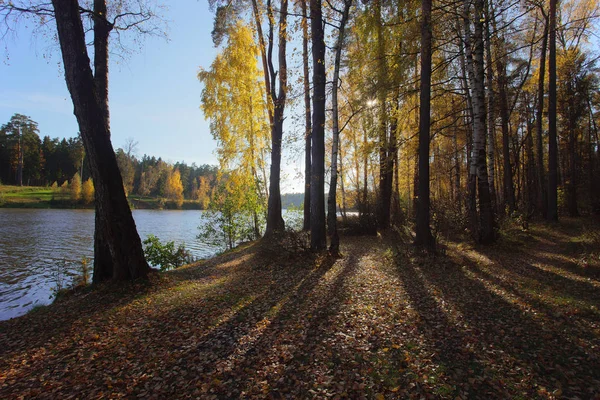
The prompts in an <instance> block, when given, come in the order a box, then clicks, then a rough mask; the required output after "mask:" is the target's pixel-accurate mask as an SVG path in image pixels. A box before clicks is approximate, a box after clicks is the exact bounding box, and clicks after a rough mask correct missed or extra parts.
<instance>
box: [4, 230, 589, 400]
mask: <svg viewBox="0 0 600 400" xmlns="http://www.w3.org/2000/svg"><path fill="white" fill-rule="evenodd" d="M596 228H597V227H596ZM597 232H598V230H597V229H590V228H589V227H585V226H584V225H583V221H582V220H566V219H565V220H563V221H561V223H560V224H558V225H544V224H536V225H533V224H532V225H531V228H530V229H529V230H528V231H522V230H520V229H516V228H513V229H510V230H509V231H508V232H507V233H506V234H505V236H504V237H503V239H502V240H501V241H500V242H499V243H498V244H496V245H494V246H489V247H479V246H472V245H470V244H465V243H462V242H461V243H454V242H448V243H446V244H445V245H444V247H443V251H444V253H445V254H444V255H438V256H437V257H435V258H433V257H427V256H423V255H421V254H419V253H416V252H415V251H414V248H413V247H412V246H411V245H410V244H406V243H403V242H402V241H401V238H397V237H395V238H386V237H383V238H381V237H376V236H356V237H342V241H341V243H342V253H343V257H342V258H339V259H333V258H330V257H327V256H319V257H315V256H314V255H311V254H310V253H307V252H302V251H300V250H298V249H291V248H289V247H286V246H280V245H278V246H273V245H271V246H268V245H265V244H260V243H258V244H257V243H251V244H246V245H244V246H242V247H240V248H238V249H236V250H235V251H233V252H230V253H227V254H224V255H221V256H218V257H216V258H214V259H211V260H207V261H204V262H202V263H199V264H196V265H191V266H188V267H186V268H183V269H179V270H176V271H173V272H169V273H164V274H156V275H153V276H152V277H151V278H150V280H149V281H148V282H136V283H123V284H112V285H104V286H100V287H99V288H97V289H95V290H89V289H88V290H86V291H82V292H80V293H78V294H75V295H73V296H70V297H67V298H65V299H62V300H61V301H59V302H57V303H55V304H53V305H51V306H48V307H43V308H40V309H37V310H35V311H34V312H32V313H30V314H28V315H26V316H24V317H21V318H17V319H14V320H10V321H4V322H0V398H19V397H21V396H23V397H36V398H65V397H69V396H71V395H73V396H75V397H82V398H100V397H110V398H120V397H152V396H154V397H157V398H172V397H180V398H183V397H194V398H198V397H200V398H238V397H244V398H326V397H327V398H328V397H331V398H336V396H337V398H357V399H358V398H373V399H384V398H413V397H414V398H452V399H454V398H473V397H478V398H498V399H500V398H502V399H503V398H528V399H532V398H544V399H553V398H561V397H568V398H574V397H578V398H596V397H598V396H600V370H599V369H598V368H597V366H598V365H599V363H600V358H599V352H598V349H599V348H600V311H599V309H600V290H599V289H600V259H598V255H599V254H600V240H599V238H598V234H597Z"/></svg>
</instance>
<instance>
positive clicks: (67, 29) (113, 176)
mask: <svg viewBox="0 0 600 400" xmlns="http://www.w3.org/2000/svg"><path fill="white" fill-rule="evenodd" d="M52 4H53V6H54V17H55V19H56V26H57V31H58V39H59V43H60V48H61V54H62V59H63V64H64V69H65V79H66V82H67V88H68V89H69V92H70V94H71V99H72V100H73V106H74V108H75V116H76V118H77V122H78V124H79V130H80V132H81V136H82V138H83V143H84V146H85V149H86V153H87V154H88V158H89V162H90V167H91V173H92V177H93V179H94V184H95V189H96V213H97V215H98V217H97V219H96V223H98V219H101V220H103V221H104V222H103V223H102V224H101V227H100V230H101V231H100V232H101V233H100V235H102V238H103V239H104V243H103V244H105V245H106V247H107V248H108V253H110V260H107V259H104V258H103V261H105V262H108V263H109V264H108V265H103V266H101V267H99V268H96V265H95V268H94V282H99V281H102V280H106V279H119V280H122V279H134V278H140V277H144V276H146V275H147V273H148V271H149V266H148V264H147V262H146V260H145V259H144V253H143V249H142V243H141V240H140V237H139V235H138V233H137V231H136V228H135V222H134V221H133V216H132V215H131V210H130V209H129V204H128V203H127V198H126V196H125V191H124V189H123V181H122V179H121V175H120V172H119V167H118V165H117V160H116V157H115V153H114V150H113V148H112V144H111V142H110V127H109V125H108V117H107V112H106V111H104V108H105V105H106V104H104V103H103V102H101V101H100V99H101V97H100V95H98V92H100V93H102V89H100V88H99V87H98V85H97V84H96V82H95V80H94V75H93V74H92V70H91V68H90V60H89V57H88V55H87V48H86V44H85V33H84V29H83V23H82V21H81V16H80V13H79V4H78V2H77V0H68V1H67V0H64V1H63V0H53V1H52ZM95 54H96V57H95V58H98V53H95ZM96 250H97V249H96V248H95V253H96ZM104 254H105V255H107V254H106V253H104Z"/></svg>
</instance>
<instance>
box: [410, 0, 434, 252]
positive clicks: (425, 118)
mask: <svg viewBox="0 0 600 400" xmlns="http://www.w3.org/2000/svg"><path fill="white" fill-rule="evenodd" d="M431 3H432V0H422V2H421V10H422V11H421V18H422V20H421V88H420V90H421V93H420V101H419V109H420V116H419V197H418V199H417V218H416V237H415V244H416V245H419V246H424V247H427V248H432V247H433V245H434V241H433V236H432V235H431V230H430V228H429V221H430V215H429V141H430V136H429V135H430V132H429V131H430V125H431V36H432V32H431Z"/></svg>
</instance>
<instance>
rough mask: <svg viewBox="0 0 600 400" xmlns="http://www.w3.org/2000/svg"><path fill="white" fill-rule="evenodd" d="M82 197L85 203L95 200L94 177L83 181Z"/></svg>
mask: <svg viewBox="0 0 600 400" xmlns="http://www.w3.org/2000/svg"><path fill="white" fill-rule="evenodd" d="M81 197H82V198H83V202H84V203H85V204H90V203H91V202H92V201H94V183H93V182H92V178H88V180H87V181H85V182H84V183H83V185H82V187H81Z"/></svg>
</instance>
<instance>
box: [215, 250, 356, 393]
mask: <svg viewBox="0 0 600 400" xmlns="http://www.w3.org/2000/svg"><path fill="white" fill-rule="evenodd" d="M366 251H367V250H366V249H364V250H363V251H358V252H353V253H352V254H351V255H349V256H346V257H344V258H343V259H341V260H338V261H337V262H336V263H335V264H334V263H333V262H332V261H333V260H330V262H328V263H327V264H326V265H324V266H321V267H319V268H318V269H317V271H316V272H317V273H314V274H311V275H310V276H309V277H307V279H306V280H304V281H303V282H302V284H301V285H300V286H298V287H297V289H296V290H295V291H293V292H291V293H290V295H289V297H287V298H286V301H285V302H284V303H283V304H281V305H280V306H279V307H278V309H277V310H276V313H275V315H273V317H272V318H271V319H270V321H269V323H268V326H266V327H265V328H264V330H262V331H261V332H260V335H259V336H258V337H256V338H254V340H252V341H251V342H249V343H247V344H249V345H246V346H243V351H242V352H240V353H238V355H239V358H238V359H237V360H235V362H234V363H233V365H234V367H233V368H231V369H228V370H227V371H225V373H224V374H223V375H222V376H223V380H224V381H225V382H228V385H224V386H222V387H215V386H214V385H213V386H212V388H211V389H210V390H212V391H213V392H214V393H217V394H218V395H219V396H220V397H222V398H230V397H232V395H233V396H234V397H236V396H238V395H241V394H242V393H243V394H244V395H248V396H264V395H265V394H266V393H267V392H268V393H269V396H271V397H272V398H278V397H280V396H281V397H285V396H289V395H290V394H289V392H290V391H291V390H292V389H293V390H294V396H300V397H311V396H312V395H311V393H310V392H309V390H310V389H311V388H312V384H313V383H314V382H315V376H316V375H315V374H314V372H315V371H314V370H315V368H318V367H319V366H322V365H323V363H326V362H327V361H324V360H323V358H327V355H325V354H322V352H320V351H319V346H320V345H322V344H323V341H324V339H325V338H326V337H327V336H328V335H330V334H332V332H331V324H330V323H331V320H332V319H333V318H334V317H335V316H336V315H337V313H338V312H339V310H340V309H341V307H342V305H343V304H344V298H345V296H346V293H345V291H344V287H345V285H346V284H347V282H348V279H350V278H351V277H352V276H353V275H354V274H355V272H356V270H357V268H358V262H357V260H358V259H360V257H362V255H363V254H364V253H365V252H366ZM337 361H338V362H341V360H337ZM240 391H241V392H240Z"/></svg>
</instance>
